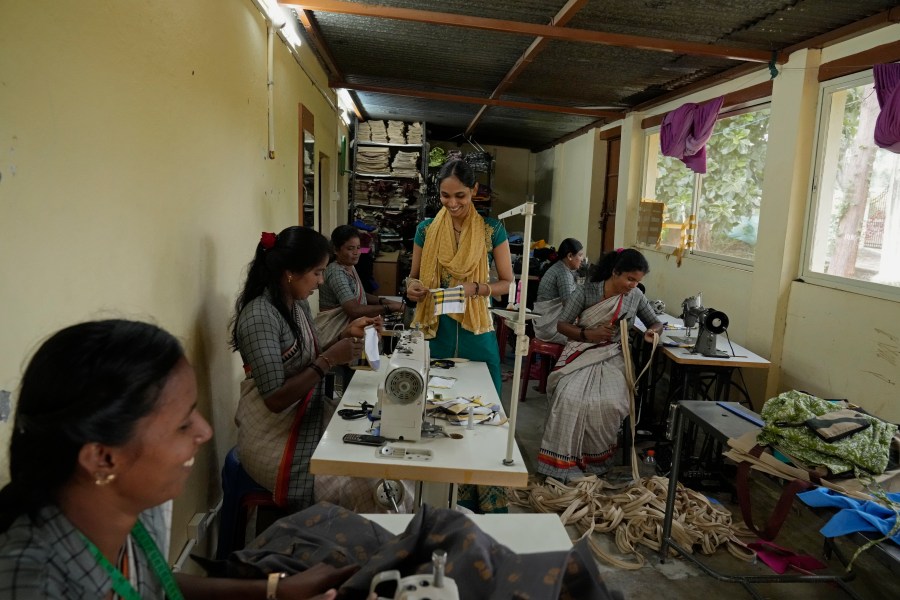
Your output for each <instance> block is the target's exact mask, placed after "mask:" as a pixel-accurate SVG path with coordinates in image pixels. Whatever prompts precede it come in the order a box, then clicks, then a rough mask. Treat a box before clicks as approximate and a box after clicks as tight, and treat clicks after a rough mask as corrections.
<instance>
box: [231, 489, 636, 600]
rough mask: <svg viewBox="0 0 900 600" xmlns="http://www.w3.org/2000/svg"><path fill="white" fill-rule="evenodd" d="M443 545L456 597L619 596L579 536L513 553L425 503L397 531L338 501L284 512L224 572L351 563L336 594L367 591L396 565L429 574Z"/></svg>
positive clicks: (590, 599)
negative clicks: (550, 547)
mask: <svg viewBox="0 0 900 600" xmlns="http://www.w3.org/2000/svg"><path fill="white" fill-rule="evenodd" d="M438 549H442V550H445V551H446V552H447V569H446V572H447V576H448V577H452V578H453V580H454V581H455V582H456V585H457V587H458V589H459V596H460V598H464V599H466V600H478V599H482V598H484V599H487V598H529V599H531V600H540V599H551V598H554V599H555V598H559V597H571V598H579V599H583V600H595V599H596V600H599V599H608V598H621V597H622V596H621V595H619V594H615V593H613V592H610V590H608V589H607V588H606V586H605V585H604V584H603V582H602V581H601V579H600V576H599V574H598V573H597V570H596V565H595V563H594V559H593V557H592V555H591V553H590V549H589V548H588V546H587V544H586V540H582V541H581V542H579V543H578V544H577V545H576V546H575V547H573V548H572V550H570V551H568V552H544V553H536V554H522V555H519V554H516V553H514V552H512V551H511V550H510V549H508V548H507V547H505V546H503V545H501V544H499V543H498V542H497V541H496V540H494V539H493V538H491V537H490V536H488V535H487V534H485V533H484V532H483V531H481V530H480V529H479V528H478V527H477V526H476V525H475V524H474V522H473V521H472V520H471V519H469V518H468V517H466V516H465V515H464V514H462V513H459V512H456V511H452V510H448V509H435V508H431V507H428V506H426V507H424V508H423V509H422V510H421V511H420V512H419V513H417V514H416V515H415V516H414V517H413V519H412V521H411V522H410V523H409V526H408V527H407V528H406V531H404V532H403V533H402V534H400V535H398V536H394V535H392V534H390V533H389V532H388V531H387V530H385V529H384V528H383V527H381V526H379V525H377V524H375V523H372V522H371V521H369V520H367V519H365V518H364V517H361V516H360V515H357V514H355V513H352V512H350V511H348V510H345V509H342V508H339V507H337V506H334V505H331V504H326V503H320V504H316V505H314V506H311V507H309V508H307V509H306V510H304V511H302V512H299V513H296V514H294V515H290V516H288V517H284V518H282V519H280V520H279V521H277V522H276V523H275V524H274V525H272V526H271V527H270V528H269V529H267V530H266V531H264V532H263V533H262V534H261V535H260V536H259V537H258V538H256V540H254V541H253V542H252V543H251V544H250V545H249V546H248V547H247V548H245V549H244V550H240V551H238V552H234V553H233V554H232V555H231V557H230V558H229V561H228V570H229V575H231V576H238V577H254V578H257V577H262V576H264V575H265V574H267V573H272V572H277V571H286V572H288V573H296V572H299V571H303V570H306V569H308V568H310V567H312V566H313V565H315V564H317V563H320V562H325V563H328V564H331V565H333V566H337V567H340V566H344V565H348V564H358V565H360V566H361V568H360V570H359V571H358V572H357V573H356V574H355V575H353V577H351V578H350V579H349V580H348V581H347V582H346V583H345V584H344V585H343V586H341V588H340V590H339V597H340V598H346V599H350V600H352V599H355V598H366V596H367V594H368V590H369V584H370V582H371V581H372V578H373V577H374V576H375V575H376V574H377V573H380V572H381V571H386V570H391V569H397V570H399V571H400V572H401V574H402V575H403V576H404V577H405V576H408V575H413V574H424V573H431V570H432V565H431V555H432V552H433V551H434V550H438Z"/></svg>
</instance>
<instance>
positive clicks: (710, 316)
mask: <svg viewBox="0 0 900 600" xmlns="http://www.w3.org/2000/svg"><path fill="white" fill-rule="evenodd" d="M704 325H705V327H706V328H707V329H708V330H709V331H710V332H712V333H715V334H717V335H718V334H720V333H725V330H726V329H728V315H726V314H725V313H723V312H722V311H720V310H715V309H712V308H710V309H708V310H707V311H706V322H705V323H704Z"/></svg>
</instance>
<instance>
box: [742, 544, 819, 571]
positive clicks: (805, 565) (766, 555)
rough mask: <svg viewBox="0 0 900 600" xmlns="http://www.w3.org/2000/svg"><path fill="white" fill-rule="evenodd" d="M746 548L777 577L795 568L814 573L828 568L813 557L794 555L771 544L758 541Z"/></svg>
mask: <svg viewBox="0 0 900 600" xmlns="http://www.w3.org/2000/svg"><path fill="white" fill-rule="evenodd" d="M747 547H748V548H750V549H751V550H754V551H756V556H758V557H759V560H761V561H763V562H764V563H765V564H766V565H768V566H769V568H770V569H772V570H773V571H775V572H776V573H778V574H779V575H782V574H784V573H785V572H786V571H787V570H788V569H789V568H791V567H797V568H798V569H801V570H803V571H816V570H819V569H824V568H825V567H826V566H828V565H826V564H825V563H823V562H822V561H820V560H819V559H817V558H815V557H813V556H809V555H808V554H796V553H794V552H792V551H790V550H788V549H787V548H782V547H781V546H778V545H777V544H773V543H772V542H766V541H763V540H760V541H758V542H752V543H750V544H747Z"/></svg>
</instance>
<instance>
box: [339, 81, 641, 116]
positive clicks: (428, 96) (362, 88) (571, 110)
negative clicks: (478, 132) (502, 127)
mask: <svg viewBox="0 0 900 600" xmlns="http://www.w3.org/2000/svg"><path fill="white" fill-rule="evenodd" d="M341 86H342V87H344V88H345V89H348V90H356V91H359V92H371V93H373V94H389V95H393V96H406V97H409V98H423V99H425V100H440V101H443V102H457V103H462V104H481V105H487V106H503V107H506V108H518V109H522V110H536V111H540V112H552V113H560V114H564V115H579V116H582V117H596V118H599V119H620V118H622V117H623V116H624V115H625V111H624V110H602V109H593V108H577V107H574V106H556V105H552V104H537V103H533V102H519V101H517V100H499V99H496V98H479V97H476V96H461V95H459V94H445V93H443V92H427V91H424V90H407V89H401V88H392V87H380V86H374V85H361V84H355V83H349V82H344V83H342V84H341Z"/></svg>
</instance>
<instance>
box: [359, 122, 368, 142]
mask: <svg viewBox="0 0 900 600" xmlns="http://www.w3.org/2000/svg"><path fill="white" fill-rule="evenodd" d="M356 139H357V140H360V141H363V142H370V141H372V126H371V125H369V123H368V121H362V122H360V123H359V124H357V126H356Z"/></svg>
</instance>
